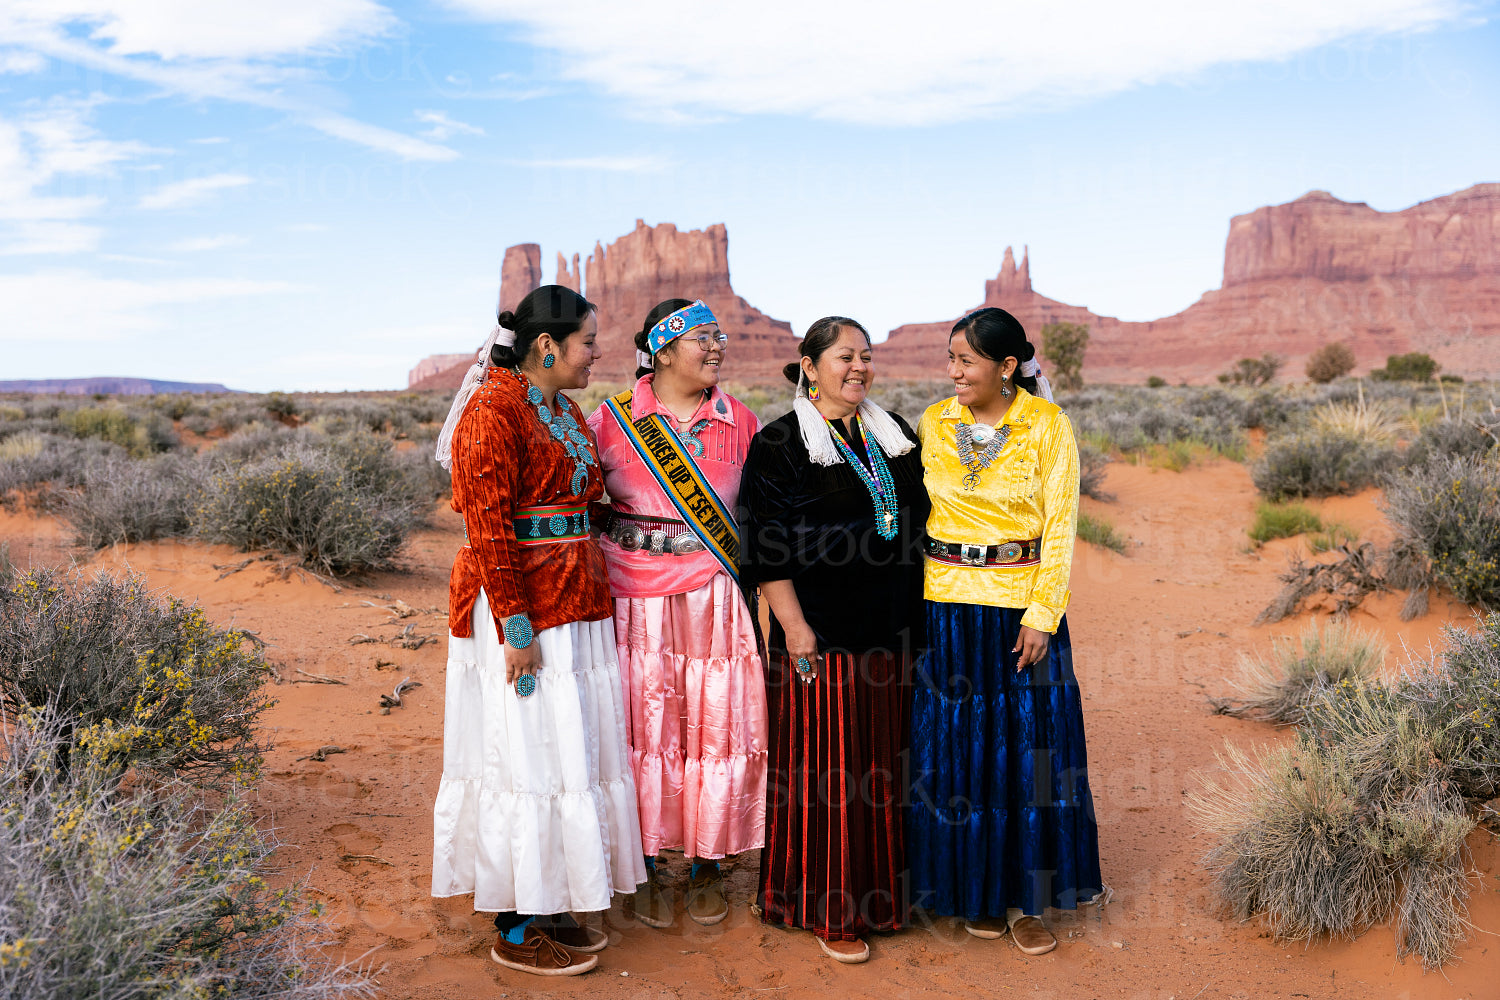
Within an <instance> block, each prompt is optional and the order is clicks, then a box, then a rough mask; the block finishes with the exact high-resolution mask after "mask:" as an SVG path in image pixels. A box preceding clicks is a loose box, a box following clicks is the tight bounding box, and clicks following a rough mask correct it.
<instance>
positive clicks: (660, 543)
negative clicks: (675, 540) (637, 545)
mask: <svg viewBox="0 0 1500 1000" xmlns="http://www.w3.org/2000/svg"><path fill="white" fill-rule="evenodd" d="M646 537H647V538H648V539H650V541H649V542H648V543H647V545H646V551H648V552H650V553H651V554H652V555H653V556H659V555H661V554H662V553H663V552H665V551H667V533H666V532H665V531H662V530H661V529H660V528H658V529H656V530H655V531H653V532H651V534H649V535H648V536H646Z"/></svg>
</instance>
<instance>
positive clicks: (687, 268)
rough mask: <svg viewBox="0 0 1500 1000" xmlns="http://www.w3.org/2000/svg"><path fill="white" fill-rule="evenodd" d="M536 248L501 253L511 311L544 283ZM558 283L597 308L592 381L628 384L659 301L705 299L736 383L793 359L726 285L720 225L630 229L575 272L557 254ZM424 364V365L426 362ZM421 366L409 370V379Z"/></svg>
mask: <svg viewBox="0 0 1500 1000" xmlns="http://www.w3.org/2000/svg"><path fill="white" fill-rule="evenodd" d="M540 262H541V248H540V247H538V246H537V245H536V244H534V243H523V244H520V245H518V246H513V247H511V248H509V249H508V250H506V252H505V260H504V264H503V265H502V267H501V283H500V284H501V292H500V301H501V304H502V307H503V308H507V309H510V308H514V305H515V303H516V302H519V301H520V299H521V297H522V296H524V295H525V294H526V293H527V292H529V291H531V289H533V288H536V287H537V286H538V285H539V284H541V263H540ZM557 284H560V285H567V286H568V287H570V288H574V289H577V290H579V291H582V292H583V293H584V294H585V295H587V296H588V297H589V299H590V301H592V302H594V303H596V304H597V305H598V306H599V347H600V349H601V350H602V351H603V352H604V357H603V358H601V359H600V361H599V364H598V365H596V366H595V367H594V375H595V377H596V378H602V379H608V380H610V381H617V382H619V381H625V380H626V379H628V378H630V377H631V376H633V375H634V374H635V368H636V364H635V335H636V333H637V332H638V331H639V330H640V328H641V323H642V322H644V321H645V318H646V314H647V313H648V312H650V311H651V307H652V306H654V305H656V304H657V303H658V302H660V301H662V300H663V299H669V298H674V297H678V298H685V299H702V300H703V301H704V302H706V303H708V305H709V307H710V308H712V309H713V311H714V315H716V316H718V318H719V324H720V326H721V327H722V328H723V329H724V331H725V332H726V333H728V334H729V335H730V337H731V338H732V339H731V342H730V346H729V350H730V356H729V360H728V361H727V362H726V365H725V370H726V372H727V373H728V374H729V376H730V377H732V378H734V379H736V380H741V381H743V380H749V379H770V378H777V377H779V375H780V371H781V366H782V365H784V364H786V363H787V362H788V361H792V360H795V359H796V357H797V338H796V337H795V336H794V335H793V333H792V328H791V325H790V324H788V323H784V322H782V321H781V320H777V319H772V318H771V317H769V316H767V315H766V314H765V313H763V312H761V311H760V310H758V309H756V308H755V307H754V306H752V305H750V303H748V302H746V301H745V300H744V299H742V298H740V297H739V296H738V295H736V294H735V293H734V288H733V287H731V285H730V283H729V234H728V233H727V232H726V231H725V229H724V226H723V225H722V224H718V225H713V226H709V227H708V228H707V229H694V230H691V231H689V232H680V231H679V230H678V229H677V227H676V226H674V225H672V224H671V223H662V224H661V225H658V226H648V225H646V223H645V222H643V221H641V220H636V224H635V229H634V230H632V231H631V232H629V233H626V234H625V235H624V236H622V237H620V238H619V239H617V240H615V241H614V242H613V243H611V244H610V245H609V246H608V247H603V246H601V245H599V244H597V243H596V244H594V252H593V253H591V254H589V256H588V260H587V261H586V262H584V264H583V267H582V271H581V273H580V268H579V259H578V255H577V254H575V255H574V256H573V259H572V263H571V265H570V264H569V262H568V260H567V259H566V258H564V257H563V255H562V254H560V253H559V254H558V255H557ZM471 362H472V356H471V355H464V356H462V357H461V362H460V363H458V364H453V365H449V366H447V367H446V368H444V369H443V370H440V371H436V372H426V373H424V376H423V377H422V378H420V379H415V378H414V379H412V381H411V383H410V384H411V387H412V388H414V389H440V388H441V389H452V388H457V387H458V383H459V381H460V380H461V379H462V377H463V371H464V368H465V367H466V366H467V365H468V364H469V363H471ZM425 363H426V362H424V364H425ZM420 368H421V366H419V368H418V369H414V370H413V375H415V374H416V372H417V370H419V369H420Z"/></svg>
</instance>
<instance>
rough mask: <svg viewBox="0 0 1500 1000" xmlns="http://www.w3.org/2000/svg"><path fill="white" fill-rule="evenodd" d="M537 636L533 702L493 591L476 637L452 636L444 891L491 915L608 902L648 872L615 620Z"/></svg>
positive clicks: (439, 834) (441, 833) (438, 817)
mask: <svg viewBox="0 0 1500 1000" xmlns="http://www.w3.org/2000/svg"><path fill="white" fill-rule="evenodd" d="M536 641H537V643H538V644H539V645H540V646H541V654H542V666H541V668H540V669H539V670H538V671H537V685H536V691H535V692H534V693H533V694H532V695H531V696H530V697H526V698H522V697H520V696H519V695H517V694H516V691H515V687H514V685H511V684H507V683H506V682H505V651H504V648H503V647H502V645H501V642H500V638H499V636H498V634H497V633H496V630H495V620H494V618H493V617H492V616H491V615H490V608H489V602H488V600H486V598H485V595H484V592H483V591H481V592H480V594H479V599H478V600H477V601H475V603H474V637H473V638H472V639H460V638H457V637H456V636H452V635H450V636H449V637H448V680H447V695H446V699H445V707H444V712H443V780H442V783H441V784H440V785H439V786H438V794H437V802H436V804H435V806H434V807H433V848H432V894H433V895H434V896H458V895H462V894H464V893H470V892H472V893H473V894H474V909H476V910H483V911H505V910H513V911H515V912H517V913H533V914H551V913H565V912H568V911H574V912H593V911H597V910H605V909H608V908H609V900H610V896H611V895H612V894H613V893H616V892H634V891H635V889H636V886H637V885H638V884H640V883H641V882H644V881H646V869H645V863H644V860H643V859H642V856H641V827H640V819H639V816H638V813H637V805H636V791H635V781H634V779H633V778H632V777H631V770H630V750H629V747H628V746H627V745H626V738H625V732H626V730H625V706H624V703H623V698H622V694H621V685H620V673H619V667H618V664H617V662H616V654H615V632H614V622H613V621H612V620H611V619H608V618H605V619H603V620H601V621H597V622H574V623H571V624H568V625H559V626H557V627H556V628H550V629H547V630H546V631H544V632H541V633H539V634H538V635H537V637H536Z"/></svg>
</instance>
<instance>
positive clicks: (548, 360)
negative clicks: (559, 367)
mask: <svg viewBox="0 0 1500 1000" xmlns="http://www.w3.org/2000/svg"><path fill="white" fill-rule="evenodd" d="M555 364H557V355H555V354H549V355H547V356H546V357H545V358H543V359H542V367H543V368H551V367H552V366H553V365H555Z"/></svg>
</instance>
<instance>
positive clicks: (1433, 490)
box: [1382, 455, 1500, 605]
mask: <svg viewBox="0 0 1500 1000" xmlns="http://www.w3.org/2000/svg"><path fill="white" fill-rule="evenodd" d="M1382 506H1383V508H1384V510H1385V515H1386V518H1387V519H1388V520H1389V521H1390V522H1391V524H1392V526H1393V527H1395V529H1396V531H1397V532H1398V533H1399V534H1400V535H1402V536H1404V538H1405V540H1406V541H1407V542H1408V544H1409V545H1410V546H1411V547H1412V548H1413V549H1415V551H1416V553H1417V554H1419V555H1420V556H1421V557H1422V558H1424V559H1425V560H1426V562H1427V565H1428V568H1429V571H1430V573H1431V575H1432V577H1433V578H1434V579H1436V580H1437V581H1438V582H1440V583H1444V584H1446V585H1447V586H1448V587H1450V588H1451V589H1452V590H1453V593H1454V596H1456V597H1457V598H1458V599H1459V600H1461V601H1464V602H1467V603H1483V604H1487V605H1496V604H1500V459H1497V458H1495V457H1493V456H1486V457H1478V458H1474V457H1454V456H1447V455H1437V456H1434V457H1432V458H1431V459H1429V460H1428V461H1427V462H1425V463H1424V464H1422V465H1418V466H1412V467H1409V468H1406V469H1403V470H1401V471H1399V472H1397V473H1395V474H1394V475H1392V476H1390V478H1389V479H1388V480H1387V482H1386V487H1385V498H1384V501H1383V504H1382Z"/></svg>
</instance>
